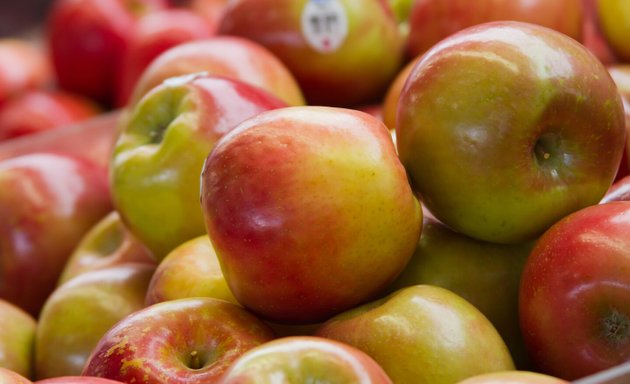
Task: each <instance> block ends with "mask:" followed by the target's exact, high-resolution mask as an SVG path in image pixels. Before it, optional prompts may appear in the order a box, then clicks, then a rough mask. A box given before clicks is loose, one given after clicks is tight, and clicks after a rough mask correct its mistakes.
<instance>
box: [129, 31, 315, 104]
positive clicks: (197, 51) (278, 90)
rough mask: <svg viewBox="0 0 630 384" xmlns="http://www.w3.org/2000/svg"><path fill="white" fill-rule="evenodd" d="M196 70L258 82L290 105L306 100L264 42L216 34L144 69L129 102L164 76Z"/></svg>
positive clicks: (168, 53)
mask: <svg viewBox="0 0 630 384" xmlns="http://www.w3.org/2000/svg"><path fill="white" fill-rule="evenodd" d="M197 72H207V73H208V74H210V75H217V76H225V77H229V78H235V79H238V80H241V81H244V82H246V83H248V84H252V85H255V86H258V87H260V88H263V89H265V90H267V91H268V92H270V93H272V94H274V95H276V96H277V97H278V98H280V99H281V100H283V101H284V102H286V103H287V104H289V105H303V104H304V96H303V95H302V90H301V89H300V86H299V85H298V83H297V81H296V79H295V77H294V76H293V74H292V73H291V72H290V71H289V68H287V66H286V65H285V64H284V63H283V62H282V61H280V59H279V58H278V57H276V56H275V55H274V54H273V53H271V52H270V51H269V50H268V49H266V48H265V47H263V46H262V45H260V44H258V43H256V42H254V41H251V40H248V39H244V38H241V37H237V36H214V37H211V38H208V39H203V40H198V41H191V42H188V43H183V44H180V45H178V46H176V47H172V48H170V49H167V50H166V51H164V52H163V53H162V54H160V55H159V56H158V57H156V58H155V59H154V60H153V61H152V62H151V64H149V66H148V67H147V68H146V69H145V71H144V72H143V73H142V76H140V78H139V79H138V81H137V83H136V86H135V88H134V90H133V93H132V96H131V98H130V104H131V105H133V104H136V103H137V102H138V100H140V99H141V98H142V96H144V95H145V94H146V93H147V92H149V91H150V90H151V89H152V88H154V87H156V86H157V85H159V84H160V83H161V82H162V81H164V80H165V79H168V78H170V77H174V76H182V75H186V74H191V73H197Z"/></svg>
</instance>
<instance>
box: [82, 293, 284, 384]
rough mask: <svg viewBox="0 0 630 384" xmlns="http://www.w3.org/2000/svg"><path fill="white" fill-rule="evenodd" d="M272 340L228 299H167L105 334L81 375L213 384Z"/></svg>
mask: <svg viewBox="0 0 630 384" xmlns="http://www.w3.org/2000/svg"><path fill="white" fill-rule="evenodd" d="M273 338H274V334H273V332H272V331H271V329H270V328H269V327H268V326H267V325H266V324H265V323H263V322H262V321H261V320H259V319H258V318H257V317H255V316H253V315H252V314H250V313H249V312H247V311H246V310H244V309H243V308H241V307H239V306H237V305H235V304H232V303H229V302H227V301H223V300H219V299H213V298H207V297H205V298H187V299H179V300H171V301H165V302H163V303H158V304H154V305H151V306H149V307H146V308H145V309H142V310H139V311H136V312H135V313H133V314H131V315H129V316H127V317H125V318H124V319H122V320H121V321H119V322H118V323H117V324H116V325H115V326H114V327H112V328H111V329H110V330H109V331H107V333H106V334H105V335H104V336H103V337H102V338H101V340H100V341H99V343H98V344H97V346H96V347H95V348H94V350H93V352H92V355H91V357H90V358H89V360H88V362H87V363H86V366H85V369H84V370H83V375H86V376H98V377H105V378H109V379H113V380H119V381H122V382H125V383H130V382H131V383H133V382H145V383H169V384H179V383H188V384H190V383H215V382H217V381H218V380H219V378H220V377H221V376H222V375H223V373H224V372H225V371H226V370H227V369H228V367H229V366H230V365H231V364H232V363H233V362H234V361H235V360H236V359H237V358H238V357H239V356H241V355H243V353H245V352H246V351H248V350H250V349H252V348H254V347H256V346H258V345H260V344H263V343H265V342H267V341H270V340H272V339H273Z"/></svg>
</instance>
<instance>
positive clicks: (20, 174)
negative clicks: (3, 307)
mask: <svg viewBox="0 0 630 384" xmlns="http://www.w3.org/2000/svg"><path fill="white" fill-rule="evenodd" d="M111 209H112V204H111V198H110V194H109V186H108V181H107V173H106V170H105V169H104V168H103V167H101V166H98V165H95V164H94V163H92V162H89V161H87V160H85V159H82V158H79V157H74V156H71V155H67V154H61V153H52V152H49V153H45V152H38V153H31V154H26V155H22V156H18V157H14V158H10V159H5V160H2V161H0V212H2V213H3V214H2V215H1V216H0V297H1V298H4V299H5V300H8V301H10V302H13V303H14V304H16V305H18V306H20V307H21V308H23V309H25V310H26V311H27V312H29V313H30V314H31V315H33V316H34V317H35V318H37V317H38V314H39V310H40V309H41V306H42V305H43V304H44V301H45V300H46V298H47V297H48V295H49V294H50V293H51V292H52V291H53V289H54V288H55V286H56V284H57V279H58V278H59V275H60V274H61V271H62V270H63V268H64V265H65V263H66V261H67V259H68V257H69V256H70V253H71V252H72V250H73V249H74V247H75V245H76V244H77V243H78V241H79V240H80V239H81V237H82V236H83V235H84V234H85V233H86V232H87V231H88V230H89V229H90V228H91V227H92V226H93V225H94V224H95V223H96V222H98V221H99V220H100V219H101V218H102V217H104V216H105V215H106V214H108V213H109V212H110V211H111Z"/></svg>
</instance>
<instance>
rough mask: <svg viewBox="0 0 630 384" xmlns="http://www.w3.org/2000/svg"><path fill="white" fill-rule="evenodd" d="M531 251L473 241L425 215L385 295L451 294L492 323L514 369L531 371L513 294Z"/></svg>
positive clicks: (518, 246)
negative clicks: (433, 289) (406, 290)
mask: <svg viewBox="0 0 630 384" xmlns="http://www.w3.org/2000/svg"><path fill="white" fill-rule="evenodd" d="M532 246H533V244H532V243H525V244H509V245H506V244H494V243H488V242H484V241H481V240H476V239H473V238H470V237H468V236H465V235H462V234H459V233H457V232H454V231H453V230H451V229H450V228H448V227H447V226H446V225H444V224H443V223H440V222H439V221H437V220H436V219H434V218H431V217H429V216H428V215H425V217H424V222H423V224H422V235H421V236H420V241H419V242H418V247H417V248H416V251H415V253H414V255H413V257H412V258H411V260H410V261H409V264H407V266H406V267H405V269H404V270H403V272H402V273H401V274H400V276H399V277H398V278H397V279H396V280H395V281H394V283H393V284H392V285H391V286H390V287H389V291H390V292H394V291H396V290H398V289H400V288H403V287H408V286H413V285H418V284H430V285H436V286H440V287H442V288H446V289H449V290H451V291H453V292H454V293H456V294H458V295H460V296H461V297H463V298H464V299H466V300H467V301H468V302H470V303H471V304H473V305H474V306H475V307H477V309H479V310H480V311H481V313H483V314H484V315H485V316H486V317H487V318H488V320H490V322H492V324H493V325H494V327H495V328H496V329H497V331H498V332H499V334H500V335H501V337H502V338H503V340H504V341H505V343H506V344H507V346H508V348H509V350H510V353H511V355H512V357H513V358H514V361H515V364H516V366H517V367H518V368H521V369H525V368H531V363H530V361H529V357H528V354H527V351H526V349H525V344H524V341H523V338H522V335H521V329H520V327H519V316H518V295H519V283H520V278H521V273H522V271H523V267H524V265H525V260H526V259H527V256H528V255H529V252H530V250H531V248H532Z"/></svg>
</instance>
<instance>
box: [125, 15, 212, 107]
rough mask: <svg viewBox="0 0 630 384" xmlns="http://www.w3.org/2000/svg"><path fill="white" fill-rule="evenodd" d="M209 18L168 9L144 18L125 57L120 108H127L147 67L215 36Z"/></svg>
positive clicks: (130, 39)
mask: <svg viewBox="0 0 630 384" xmlns="http://www.w3.org/2000/svg"><path fill="white" fill-rule="evenodd" d="M215 30H216V28H215V29H213V28H212V27H211V26H210V25H209V23H208V22H207V21H206V19H205V18H203V17H202V16H200V15H198V14H196V13H194V12H193V11H190V10H185V9H165V10H161V11H156V12H151V13H148V14H145V15H143V16H142V17H140V19H139V20H138V22H137V23H136V26H135V28H134V30H133V32H132V33H131V36H130V37H129V43H128V45H127V48H126V50H125V51H124V52H123V53H122V66H121V69H120V74H119V80H118V81H119V84H118V86H117V87H116V105H117V106H119V107H124V106H125V105H127V102H128V101H129V97H130V95H131V92H133V89H134V87H135V84H136V82H137V81H138V79H139V78H140V76H141V75H142V72H144V70H145V69H146V68H147V66H148V65H149V64H150V63H151V62H152V61H153V60H154V59H155V58H156V57H157V56H159V55H160V54H161V53H162V52H164V51H166V50H167V49H169V48H172V47H174V46H177V45H179V44H183V43H185V42H188V41H192V40H200V39H205V38H208V37H210V36H212V35H214V34H215Z"/></svg>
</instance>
